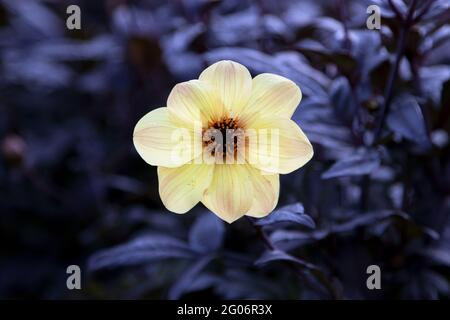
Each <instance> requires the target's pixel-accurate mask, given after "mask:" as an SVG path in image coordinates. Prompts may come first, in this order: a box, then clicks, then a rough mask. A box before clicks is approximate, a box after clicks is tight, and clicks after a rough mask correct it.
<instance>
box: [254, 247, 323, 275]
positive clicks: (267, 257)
mask: <svg viewBox="0 0 450 320" xmlns="http://www.w3.org/2000/svg"><path fill="white" fill-rule="evenodd" d="M274 261H287V262H293V263H295V264H297V265H299V266H301V267H303V268H306V269H310V270H315V269H317V267H316V266H315V265H313V264H311V263H308V262H306V261H304V260H302V259H299V258H296V257H294V256H291V255H290V254H287V253H286V252H284V251H281V250H272V251H266V252H265V253H264V254H263V255H262V256H261V257H260V258H259V259H258V260H256V261H255V265H257V266H264V265H266V264H268V263H270V262H274Z"/></svg>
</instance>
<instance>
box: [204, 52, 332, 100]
mask: <svg viewBox="0 0 450 320" xmlns="http://www.w3.org/2000/svg"><path fill="white" fill-rule="evenodd" d="M205 58H206V60H207V61H208V63H209V64H212V63H214V62H216V61H219V60H227V59H228V60H234V61H236V62H239V63H241V64H243V65H245V66H246V67H247V68H249V69H250V70H251V71H253V72H254V73H255V74H258V73H264V72H269V73H275V74H278V75H281V76H284V77H286V78H288V79H290V80H292V81H294V82H296V83H297V84H298V85H299V86H300V87H301V88H302V92H303V94H305V95H308V96H322V97H328V95H327V94H326V91H325V90H324V85H326V84H327V83H328V81H329V80H328V78H327V77H326V76H325V75H324V74H323V73H321V72H320V71H318V70H316V69H314V68H311V67H310V66H309V65H308V64H307V63H305V61H304V60H303V59H302V58H301V56H300V55H299V54H298V53H295V52H282V53H278V54H276V55H267V54H265V53H262V52H260V51H258V50H254V49H248V48H233V47H227V48H218V49H214V50H210V51H208V52H207V53H206V54H205Z"/></svg>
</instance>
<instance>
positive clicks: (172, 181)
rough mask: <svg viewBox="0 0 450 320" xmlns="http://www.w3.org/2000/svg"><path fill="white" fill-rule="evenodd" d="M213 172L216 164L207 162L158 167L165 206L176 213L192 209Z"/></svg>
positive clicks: (161, 194) (208, 183)
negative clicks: (207, 163) (174, 166)
mask: <svg viewBox="0 0 450 320" xmlns="http://www.w3.org/2000/svg"><path fill="white" fill-rule="evenodd" d="M213 172H214V166H213V165H206V164H186V165H184V166H181V167H179V168H165V167H158V180H159V194H160V196H161V200H162V202H163V204H164V206H165V207H166V208H167V209H168V210H170V211H172V212H175V213H185V212H187V211H189V210H190V209H192V208H193V207H194V206H195V205H196V204H197V203H198V202H199V201H200V200H201V199H202V197H203V193H204V191H205V190H206V188H208V186H209V185H210V183H211V179H212V176H213Z"/></svg>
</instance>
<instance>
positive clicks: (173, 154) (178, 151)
mask: <svg viewBox="0 0 450 320" xmlns="http://www.w3.org/2000/svg"><path fill="white" fill-rule="evenodd" d="M193 141H194V138H193V131H192V130H188V129H186V128H184V129H182V128H179V127H178V125H177V124H176V123H175V122H174V121H172V118H171V117H170V115H169V112H168V109H167V108H158V109H155V110H153V111H150V112H149V113H147V114H146V115H145V116H143V117H142V118H141V119H140V120H139V121H138V123H137V124H136V126H135V127H134V133H133V143H134V146H135V148H136V150H137V152H138V153H139V155H140V156H141V157H142V158H143V159H144V160H145V161H146V162H147V163H149V164H151V165H153V166H165V167H178V166H181V165H183V164H185V163H187V162H189V161H190V160H192V159H193V158H194V152H193V150H194V149H193Z"/></svg>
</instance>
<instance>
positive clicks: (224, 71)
mask: <svg viewBox="0 0 450 320" xmlns="http://www.w3.org/2000/svg"><path fill="white" fill-rule="evenodd" d="M199 79H200V80H201V81H204V82H207V83H209V84H211V85H213V86H214V87H215V89H216V90H217V92H218V95H219V97H220V99H221V100H222V102H223V104H224V106H225V109H226V110H227V111H228V113H229V115H230V116H232V117H235V116H236V115H239V113H240V111H241V110H242V109H243V108H244V107H245V106H246V105H247V102H248V100H249V98H250V94H251V90H252V77H251V75H250V72H249V71H248V70H247V68H246V67H244V66H243V65H241V64H239V63H236V62H233V61H229V60H224V61H219V62H216V63H214V64H213V65H211V66H209V67H208V68H206V69H205V70H204V71H203V72H202V73H201V74H200V77H199Z"/></svg>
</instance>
